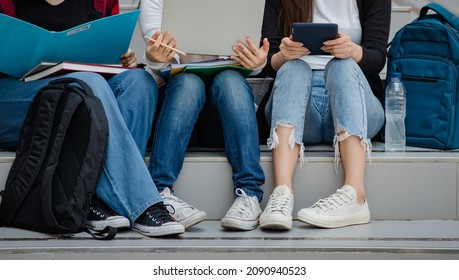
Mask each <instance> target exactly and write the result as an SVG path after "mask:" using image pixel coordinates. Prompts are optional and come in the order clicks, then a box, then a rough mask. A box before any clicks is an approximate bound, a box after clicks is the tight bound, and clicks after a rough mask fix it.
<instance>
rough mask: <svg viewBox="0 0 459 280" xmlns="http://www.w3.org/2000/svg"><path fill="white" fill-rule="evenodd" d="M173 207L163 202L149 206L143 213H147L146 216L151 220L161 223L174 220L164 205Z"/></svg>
mask: <svg viewBox="0 0 459 280" xmlns="http://www.w3.org/2000/svg"><path fill="white" fill-rule="evenodd" d="M168 206H170V207H172V209H174V207H173V206H172V205H165V204H160V205H158V204H155V205H153V206H151V207H150V208H149V209H148V210H147V211H146V212H145V214H147V216H148V218H149V219H150V220H152V221H153V222H155V223H158V222H161V223H163V224H164V223H167V222H173V221H175V220H174V218H172V216H171V215H170V213H169V211H168V210H167V208H166V207H168Z"/></svg>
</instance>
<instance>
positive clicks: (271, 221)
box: [260, 214, 293, 230]
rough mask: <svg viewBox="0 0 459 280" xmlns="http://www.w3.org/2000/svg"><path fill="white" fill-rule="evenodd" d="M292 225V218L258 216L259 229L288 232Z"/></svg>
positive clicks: (273, 215) (272, 215)
mask: <svg viewBox="0 0 459 280" xmlns="http://www.w3.org/2000/svg"><path fill="white" fill-rule="evenodd" d="M292 223H293V222H292V217H286V216H284V215H276V214H270V215H266V216H264V215H261V216H260V228H262V229H279V230H289V229H291V228H292Z"/></svg>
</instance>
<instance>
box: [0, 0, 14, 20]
mask: <svg viewBox="0 0 459 280" xmlns="http://www.w3.org/2000/svg"><path fill="white" fill-rule="evenodd" d="M0 12H1V13H3V14H5V15H8V16H11V17H16V11H15V9H14V3H13V0H0Z"/></svg>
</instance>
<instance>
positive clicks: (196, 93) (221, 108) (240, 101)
mask: <svg viewBox="0 0 459 280" xmlns="http://www.w3.org/2000/svg"><path fill="white" fill-rule="evenodd" d="M208 86H209V89H208V90H206V85H205V83H204V82H203V81H202V80H201V79H200V78H199V77H198V76H196V75H194V74H191V73H182V74H179V75H177V76H175V77H174V78H172V79H171V80H170V81H169V82H168V83H167V85H166V88H165V89H164V92H163V96H162V99H163V103H162V107H161V110H160V112H159V115H158V119H157V123H156V129H155V132H154V137H153V145H152V151H151V157H150V172H151V176H152V177H153V180H154V182H155V184H156V186H157V187H158V190H159V191H160V192H161V191H162V190H163V189H164V188H166V187H167V188H170V189H171V190H172V187H173V185H174V183H175V181H176V180H177V177H178V176H179V173H180V171H181V169H182V166H183V160H184V158H185V153H186V150H187V147H188V144H189V142H190V138H191V136H192V134H193V130H194V131H195V133H197V134H198V140H201V141H199V142H200V144H204V145H206V146H208V145H212V146H219V145H220V146H224V147H225V152H226V156H227V158H228V161H229V163H230V165H231V167H232V170H233V177H232V178H233V184H234V188H235V189H236V188H241V189H243V190H244V191H245V192H246V193H247V194H248V195H250V196H257V197H258V199H259V201H261V199H262V196H263V190H262V189H261V188H260V186H261V185H262V184H263V183H264V174H263V170H262V168H261V166H260V149H259V144H258V130H257V121H256V116H255V107H254V103H253V95H252V90H251V87H250V85H249V84H248V83H247V81H246V80H245V78H244V77H243V76H242V75H241V74H240V73H239V72H237V71H234V70H226V71H223V72H220V73H219V74H218V75H217V76H216V77H215V78H214V79H213V80H212V82H211V83H210V85H208ZM198 119H199V120H198ZM219 139H220V140H221V139H223V140H222V141H219ZM220 142H222V143H220Z"/></svg>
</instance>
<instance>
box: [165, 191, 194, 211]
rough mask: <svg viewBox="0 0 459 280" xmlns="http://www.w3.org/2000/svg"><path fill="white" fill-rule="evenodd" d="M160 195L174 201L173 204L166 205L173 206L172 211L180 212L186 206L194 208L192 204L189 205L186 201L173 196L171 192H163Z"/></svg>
mask: <svg viewBox="0 0 459 280" xmlns="http://www.w3.org/2000/svg"><path fill="white" fill-rule="evenodd" d="M162 195H163V199H164V200H169V201H170V202H172V203H174V205H175V206H172V205H171V204H167V205H166V206H170V207H172V208H173V210H174V211H173V212H172V213H175V212H176V211H177V212H178V213H180V212H181V210H184V209H186V208H189V209H190V210H192V209H194V208H193V206H191V205H189V204H188V203H186V202H185V201H183V200H181V199H180V198H178V197H176V196H174V195H173V194H171V193H167V192H163V194H162Z"/></svg>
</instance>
